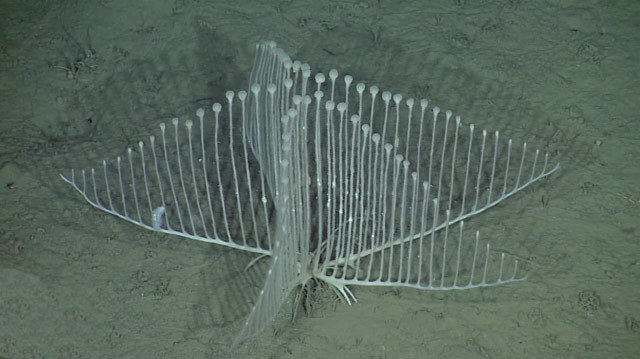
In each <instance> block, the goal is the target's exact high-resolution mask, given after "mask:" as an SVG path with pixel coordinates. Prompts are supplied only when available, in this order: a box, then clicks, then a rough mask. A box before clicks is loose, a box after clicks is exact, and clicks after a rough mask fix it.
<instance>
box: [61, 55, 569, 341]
mask: <svg viewBox="0 0 640 359" xmlns="http://www.w3.org/2000/svg"><path fill="white" fill-rule="evenodd" d="M256 51H257V52H256V57H255V61H254V64H253V68H252V70H251V76H250V83H249V84H250V89H249V91H248V92H245V91H240V92H238V93H234V92H231V91H229V92H227V93H226V101H224V102H223V104H220V103H215V104H213V106H212V109H211V110H204V109H198V110H197V111H196V116H195V118H193V119H186V120H179V119H177V118H174V119H173V120H172V121H171V123H170V124H168V125H165V124H164V123H163V124H160V131H159V133H158V134H157V136H151V137H149V140H148V141H147V142H143V141H140V142H139V143H138V144H137V145H136V146H134V147H133V148H130V149H128V151H127V154H126V155H125V156H123V157H118V158H116V159H115V161H102V163H100V165H99V166H98V167H97V168H91V169H90V170H82V171H79V172H78V171H73V170H72V171H71V173H70V174H68V175H63V176H62V179H63V180H65V181H66V182H68V183H69V184H70V185H71V186H72V187H73V188H74V189H75V190H76V191H78V192H79V193H80V195H82V197H84V199H85V200H86V201H87V202H89V203H90V204H91V205H92V206H94V207H96V208H98V209H100V210H103V211H105V212H107V213H110V214H113V215H115V216H117V217H120V218H122V219H124V220H126V221H129V222H131V223H134V224H136V225H138V226H140V227H143V228H146V229H149V230H152V231H157V232H162V233H167V234H174V235H178V236H182V237H186V238H191V239H196V240H199V241H204V242H209V243H215V244H219V245H222V246H226V247H231V248H236V249H239V250H243V251H247V252H251V253H254V254H255V255H256V260H257V259H259V258H262V257H269V260H270V264H269V270H268V272H267V275H266V279H265V282H264V287H263V288H262V290H261V291H260V294H259V296H258V298H257V300H256V302H255V304H254V306H253V308H252V309H251V312H250V314H249V316H248V318H247V319H246V321H245V323H244V327H243V329H242V331H241V333H240V334H239V335H238V337H237V339H236V341H235V343H234V345H237V344H239V343H241V342H242V341H244V340H246V339H248V338H251V337H253V336H255V335H257V334H259V333H260V332H261V331H262V330H263V329H264V328H265V327H266V326H267V325H269V323H270V322H271V321H272V320H273V318H274V317H275V316H276V314H277V313H278V311H279V310H280V307H281V306H282V304H283V303H284V301H286V299H287V297H288V296H289V295H290V294H291V292H292V291H293V290H294V288H295V287H297V286H299V285H302V286H304V285H307V284H308V283H310V281H312V280H314V281H320V282H323V283H326V284H327V285H328V286H329V287H330V288H332V289H333V290H334V291H335V292H336V293H337V295H338V296H339V297H340V298H342V299H343V300H344V301H345V302H347V303H351V302H355V301H356V297H355V296H354V294H353V292H352V291H351V289H350V288H349V286H356V285H367V286H401V287H410V288H416V289H425V290H454V289H471V288H477V287H488V286H494V285H499V284H505V283H511V282H517V281H521V280H524V279H525V278H526V277H527V266H526V264H527V263H526V261H524V260H521V259H519V258H517V257H515V256H513V255H510V254H507V253H503V252H499V251H495V250H493V249H492V248H491V246H490V244H489V243H488V242H486V241H483V240H481V238H480V235H479V233H478V232H475V233H474V234H471V235H466V234H465V233H464V226H465V220H467V218H469V217H472V216H475V215H477V214H479V213H481V212H483V211H485V210H487V209H489V208H491V207H493V206H495V205H497V204H498V203H500V202H502V201H503V200H505V199H506V198H508V197H510V196H512V195H514V194H516V193H518V192H520V191H521V190H523V189H524V188H525V187H527V186H529V185H531V184H532V183H534V182H536V181H538V180H540V179H542V178H544V177H546V176H548V175H550V174H551V173H553V172H554V171H555V170H556V169H557V168H558V165H551V164H550V163H549V155H548V154H547V153H544V154H542V153H540V151H538V150H537V149H536V150H531V149H529V148H528V147H527V144H526V143H524V144H522V145H515V144H513V142H512V141H511V140H510V139H509V140H507V141H505V140H502V139H500V138H499V133H498V131H496V132H487V131H486V130H479V129H477V128H475V127H474V125H472V124H471V125H464V124H463V123H462V122H461V121H460V117H458V116H455V117H454V116H453V114H452V112H451V111H446V112H443V111H441V110H440V109H439V108H438V107H429V103H428V101H427V100H420V101H414V99H403V97H402V96H401V95H399V94H395V95H392V94H391V93H390V92H387V91H382V92H381V91H380V90H379V89H378V87H376V86H369V87H368V88H367V86H366V85H365V84H363V83H357V84H354V83H353V78H352V77H351V76H349V75H344V76H341V75H339V73H338V71H336V70H331V71H329V73H328V74H327V75H324V74H321V73H317V74H315V76H312V74H311V70H310V68H309V66H308V65H307V64H302V63H300V62H299V61H291V59H290V57H289V56H288V55H287V54H286V53H285V52H284V51H283V50H282V49H280V48H278V47H276V44H275V43H274V42H264V43H262V44H259V45H258V46H257V48H256ZM252 263H253V262H252Z"/></svg>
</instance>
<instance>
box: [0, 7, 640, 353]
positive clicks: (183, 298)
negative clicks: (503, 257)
mask: <svg viewBox="0 0 640 359" xmlns="http://www.w3.org/2000/svg"><path fill="white" fill-rule="evenodd" d="M0 13H1V14H2V15H1V17H2V21H0V27H1V29H2V32H1V38H0V207H1V208H0V357H2V358H231V357H236V358H439V359H444V358H567V359H568V358H638V357H640V117H639V113H640V105H638V99H639V98H640V97H639V96H638V94H639V93H640V71H639V70H640V65H639V64H640V61H638V57H639V55H640V3H638V2H635V1H604V0H601V1H592V0H587V1H583V0H560V1H539V0H536V1H518V0H501V1H461V0H439V1H417V0H407V1H387V0H377V1H376V0H364V1H313V0H301V1H294V0H291V1H227V2H222V1H204V0H201V1H197V0H195V1H193V0H170V1H151V0H147V1H129V0H101V1H71V0H66V1H62V0H60V1H8V0H2V1H0ZM263 39H272V40H275V41H277V42H278V44H279V45H280V46H281V47H282V48H284V49H286V50H287V51H288V53H289V54H290V55H291V56H292V57H293V58H297V59H302V60H303V61H306V62H309V63H310V65H311V66H312V68H314V69H317V70H319V71H320V70H321V71H328V69H330V68H334V67H335V68H337V69H340V70H341V71H342V72H348V73H350V74H352V75H353V76H354V78H356V79H357V80H359V81H365V82H366V83H367V84H377V85H378V86H380V87H381V88H382V89H388V90H391V91H392V92H394V93H402V94H405V96H407V97H409V96H411V97H416V98H422V97H424V96H426V97H427V98H429V100H430V101H431V103H434V104H437V105H439V106H440V107H441V108H443V109H453V110H454V111H455V112H456V114H460V115H461V116H462V118H463V121H465V122H466V123H470V122H474V123H476V124H477V126H482V127H486V128H488V129H491V130H493V129H499V130H501V131H502V133H504V134H505V136H510V137H513V138H514V141H517V142H518V143H521V142H522V140H528V139H531V138H534V139H535V141H537V143H538V144H539V145H541V146H548V148H549V150H550V151H551V153H552V154H553V155H554V159H557V160H558V161H560V162H561V170H560V171H559V172H558V173H556V174H554V175H552V176H551V177H550V178H548V179H545V180H544V181H542V182H541V183H538V184H536V185H535V186H533V187H532V188H531V190H526V191H523V192H522V193H520V194H518V195H517V196H515V197H514V198H511V199H509V200H507V201H505V202H504V203H502V204H501V205H499V206H498V207H496V208H494V209H492V210H490V211H488V212H487V213H484V214H481V215H479V216H477V217H476V218H474V219H473V220H474V221H477V223H478V224H479V225H480V227H481V228H482V231H483V233H486V234H487V236H491V238H492V239H493V240H495V241H497V243H499V245H500V246H502V248H508V249H509V250H510V251H512V252H514V253H517V254H518V255H521V256H524V257H526V258H528V259H529V260H531V261H532V262H533V263H534V264H535V272H534V273H532V275H531V277H530V279H529V280H527V281H525V282H521V283H516V284H512V285H506V286H500V287H494V288H489V289H481V290H470V291H456V292H440V293H436V292H422V291H416V290H411V289H397V290H395V289H388V288H373V287H372V288H369V287H367V288H354V290H355V292H356V295H357V296H358V298H359V302H358V303H357V304H356V305H352V306H347V305H343V304H340V303H337V301H336V300H335V298H334V297H332V294H331V292H328V293H326V294H325V295H324V297H323V298H324V299H323V300H319V301H318V303H319V304H318V305H316V307H315V310H314V311H313V314H312V315H311V316H307V317H304V316H302V317H299V318H298V319H297V320H296V321H295V323H293V324H292V323H291V321H290V319H291V304H290V303H289V302H287V303H285V305H284V306H283V309H282V310H281V312H280V315H279V316H278V318H277V320H276V321H275V322H274V323H273V325H271V326H270V327H269V328H267V330H266V331H265V332H264V333H262V334H261V335H260V336H259V337H257V338H255V339H252V340H249V341H247V342H246V343H244V344H243V345H242V346H240V347H239V348H238V349H236V350H235V351H231V343H232V341H233V338H234V337H235V335H236V334H237V333H238V331H239V329H240V327H241V324H242V322H243V319H244V318H245V316H246V315H247V310H246V306H239V305H238V303H235V302H234V301H233V300H230V298H234V297H235V296H234V295H235V294H234V293H236V292H237V291H242V290H243V289H242V286H243V285H246V283H247V278H244V277H245V276H246V275H245V274H244V273H243V266H244V264H246V263H248V262H249V261H250V260H251V259H252V258H253V257H252V256H251V255H248V254H243V253H240V252H238V251H233V250H229V249H225V248H219V247H217V246H215V245H207V244H205V243H200V242H196V241H190V240H185V239H181V238H178V237H173V236H167V235H159V234H156V233H154V232H150V231H146V230H143V229H141V228H138V227H136V226H134V225H132V224H129V223H126V222H124V221H122V220H120V219H118V218H116V217H114V216H110V215H107V214H105V213H102V212H100V211H98V210H96V209H94V208H92V207H90V206H89V205H88V204H86V203H85V202H84V201H83V200H82V199H81V198H80V196H79V195H78V194H77V193H74V192H73V191H72V190H71V188H70V187H69V186H67V185H66V184H64V183H63V182H62V181H61V180H60V178H59V177H58V173H59V172H60V171H67V170H68V169H69V168H71V167H78V166H85V165H87V164H92V165H95V164H96V163H98V162H97V161H98V160H99V159H101V158H113V157H114V156H116V155H121V154H124V153H125V152H124V151H125V149H126V148H127V146H131V145H132V144H136V143H137V141H138V140H139V139H145V138H147V137H148V136H149V135H150V134H153V133H156V132H157V126H158V124H159V123H160V122H162V121H167V120H168V119H170V118H172V117H174V116H181V117H182V116H193V114H194V112H195V110H196V109H197V108H198V107H200V106H204V105H210V104H211V103H212V102H213V101H223V100H224V92H225V91H226V90H241V89H245V88H246V87H247V83H248V74H249V70H250V67H251V63H252V61H253V51H254V47H255V44H256V43H257V42H258V41H260V40H263ZM258 280H260V279H259V278H258ZM243 283H244V284H243Z"/></svg>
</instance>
